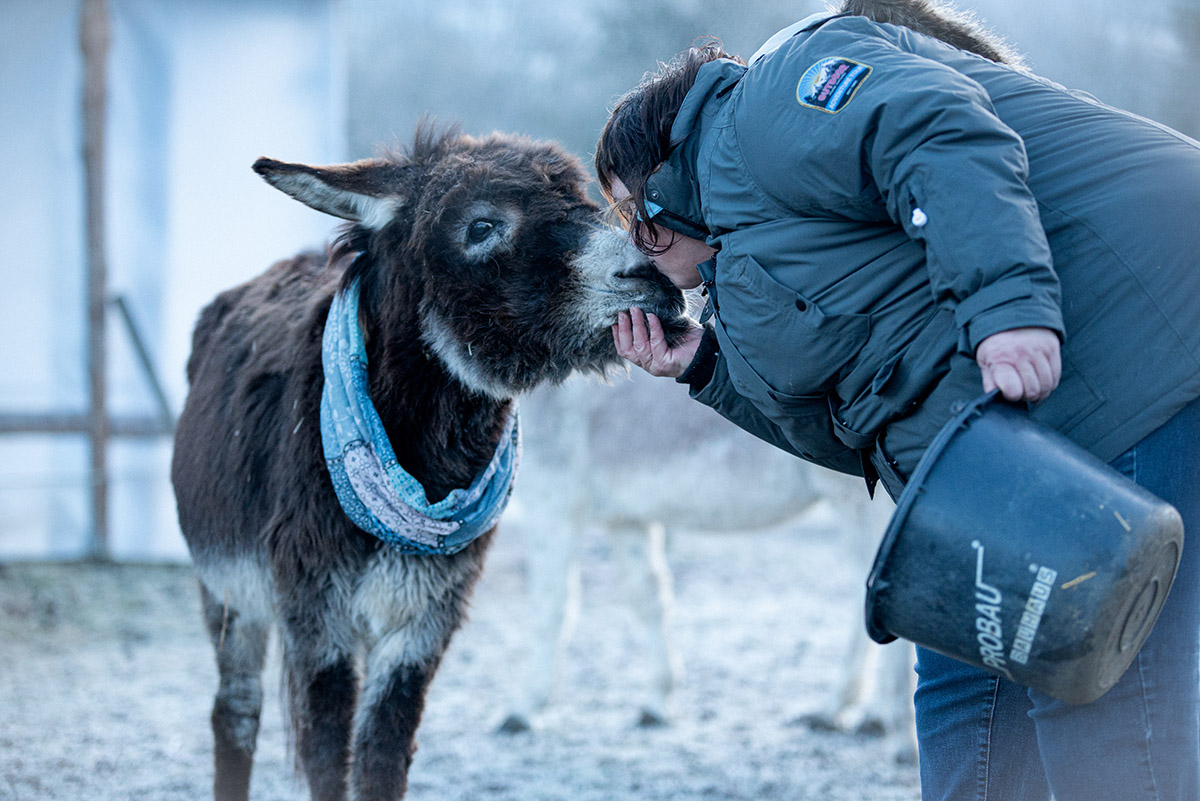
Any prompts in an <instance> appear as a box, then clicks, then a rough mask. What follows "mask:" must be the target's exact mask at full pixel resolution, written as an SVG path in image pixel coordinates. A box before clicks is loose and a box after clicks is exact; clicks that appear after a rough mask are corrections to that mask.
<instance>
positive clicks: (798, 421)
mask: <svg viewBox="0 0 1200 801" xmlns="http://www.w3.org/2000/svg"><path fill="white" fill-rule="evenodd" d="M714 327H715V329H716V334H717V340H718V341H719V342H720V346H721V355H722V356H723V357H724V359H725V366H726V370H727V371H728V373H729V381H730V383H731V384H733V388H734V389H735V390H737V392H738V394H739V395H741V396H742V397H744V398H745V399H746V400H748V401H749V402H750V403H751V404H753V405H754V407H755V408H756V409H758V411H760V412H761V413H762V414H763V416H764V417H766V418H767V419H768V420H770V421H771V422H772V423H774V424H775V425H777V426H778V427H779V430H780V432H781V433H782V434H783V436H784V437H785V438H786V439H787V441H788V442H789V443H791V445H792V447H793V448H795V449H796V451H797V452H798V453H799V454H800V456H801V457H803V458H805V459H809V460H815V461H820V460H822V459H827V458H830V457H833V456H837V455H839V454H843V453H845V451H846V446H845V444H843V443H842V442H841V441H840V440H839V439H838V438H837V437H836V436H835V435H834V432H833V425H832V422H833V421H832V417H831V415H830V412H829V399H828V397H827V396H826V395H824V394H820V393H816V394H802V395H790V394H788V393H785V392H780V391H779V390H777V389H775V388H774V387H772V386H771V385H770V384H768V383H767V382H766V381H764V380H763V379H762V377H761V376H759V374H758V373H757V372H756V371H755V370H754V368H753V367H751V366H750V364H749V362H747V361H746V359H745V357H743V356H742V354H741V353H740V351H739V349H738V346H737V345H736V344H735V343H733V342H732V341H731V340H730V339H729V336H728V333H727V332H726V330H725V327H724V326H723V325H722V323H721V321H720V319H716V320H714Z"/></svg>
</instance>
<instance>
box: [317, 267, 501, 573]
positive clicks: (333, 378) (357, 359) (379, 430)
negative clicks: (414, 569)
mask: <svg viewBox="0 0 1200 801" xmlns="http://www.w3.org/2000/svg"><path fill="white" fill-rule="evenodd" d="M358 289H359V287H358V281H357V280H356V281H354V282H352V283H351V284H350V286H349V287H347V289H346V290H345V292H338V293H337V294H336V295H335V296H334V298H333V305H331V306H330V307H329V317H328V318H327V319H326V321H325V336H324V338H323V339H322V343H321V364H322V366H323V368H324V371H325V388H324V390H322V392H321V444H322V445H323V447H324V450H325V463H326V465H328V467H329V477H330V478H331V479H333V488H334V490H335V491H336V492H337V497H338V501H339V502H340V503H341V505H342V509H343V510H344V511H345V512H346V514H347V515H348V516H349V517H350V519H351V520H352V521H353V522H354V525H356V526H358V527H359V528H361V529H362V530H364V531H367V532H369V533H371V534H374V535H375V536H376V537H378V538H379V539H381V540H383V541H384V542H386V543H388V544H389V545H392V546H395V547H397V548H399V549H400V550H401V551H403V552H405V553H425V554H452V553H456V552H458V551H460V550H462V549H463V548H465V547H467V545H468V544H470V543H471V541H472V540H474V539H475V538H476V537H478V536H480V535H481V534H483V533H484V532H486V531H487V530H488V529H490V528H491V527H492V526H493V525H495V523H496V520H497V519H498V518H499V517H500V513H501V512H503V511H504V507H505V506H506V505H507V503H508V498H509V496H510V494H511V493H512V486H513V479H514V478H515V477H516V474H517V463H518V462H519V461H520V454H521V428H520V425H519V422H518V417H517V405H516V401H513V404H512V410H511V411H510V412H509V415H508V420H507V421H506V423H505V427H504V433H503V434H502V435H501V437H500V444H499V445H498V446H497V448H496V453H495V455H494V456H492V460H491V462H489V463H488V465H487V467H485V468H484V469H483V472H481V473H480V474H479V475H478V476H476V477H475V480H474V481H473V482H472V483H471V486H470V487H468V488H467V489H455V490H451V492H450V493H449V494H448V495H447V496H446V497H445V498H443V499H442V500H440V501H438V502H437V503H430V502H429V499H428V497H427V496H426V494H425V488H424V487H423V486H421V482H419V481H418V480H417V479H415V478H414V477H413V476H411V475H409V474H408V473H407V472H405V470H404V468H402V467H401V466H400V464H399V462H397V461H396V454H395V452H394V451H393V450H392V445H391V443H390V442H389V441H388V438H387V432H385V431H384V429H383V422H382V421H381V420H380V419H379V414H378V413H377V412H376V411H375V406H374V404H372V403H371V397H370V394H369V393H368V387H367V349H366V343H365V342H364V340H363V332H362V327H361V326H360V325H359V323H358V294H359V293H358Z"/></svg>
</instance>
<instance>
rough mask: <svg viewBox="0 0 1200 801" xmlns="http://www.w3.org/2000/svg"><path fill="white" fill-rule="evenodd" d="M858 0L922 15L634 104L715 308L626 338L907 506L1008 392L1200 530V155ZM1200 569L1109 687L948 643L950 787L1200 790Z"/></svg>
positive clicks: (727, 405)
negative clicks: (955, 412) (1039, 682)
mask: <svg viewBox="0 0 1200 801" xmlns="http://www.w3.org/2000/svg"><path fill="white" fill-rule="evenodd" d="M856 6H858V7H859V10H860V11H861V10H862V8H861V7H862V6H867V7H868V8H867V9H866V10H867V11H868V12H870V10H871V9H870V8H869V7H871V6H876V7H879V8H884V9H886V10H888V11H895V10H896V9H897V8H901V9H902V10H907V12H910V16H909V17H908V18H907V19H905V20H904V22H905V24H906V25H908V26H910V27H899V26H894V25H890V24H881V23H877V22H874V21H872V20H869V19H867V18H865V17H862V16H856V15H853V14H839V15H819V16H817V17H813V18H810V19H808V20H805V21H804V22H802V23H798V24H797V25H795V26H792V28H790V29H787V30H786V31H783V32H781V33H780V35H777V36H776V37H773V39H772V40H771V41H770V42H768V45H767V46H765V47H764V50H763V51H760V53H759V54H757V55H756V56H755V57H754V58H753V59H752V60H751V62H750V65H749V67H747V66H746V65H745V63H744V62H741V61H740V60H738V59H736V58H732V57H729V56H728V54H726V53H724V52H723V51H721V49H720V47H719V46H718V45H716V44H713V45H709V46H706V47H700V48H694V49H692V50H691V51H689V52H687V53H686V54H684V55H683V56H681V57H680V58H678V59H676V60H675V61H674V62H672V63H671V64H670V65H667V66H666V67H665V68H664V69H662V70H661V71H660V72H659V73H658V74H656V75H653V76H650V77H648V78H647V79H646V80H645V81H643V83H642V84H641V85H640V86H639V87H637V88H636V89H634V90H633V91H632V92H630V93H629V94H627V95H626V96H625V97H623V98H622V99H621V100H620V102H619V103H618V105H617V106H616V108H615V110H614V111H613V113H612V115H611V117H610V119H609V121H608V124H607V125H606V127H605V130H604V132H603V134H602V136H601V139H600V142H599V144H598V147H597V151H596V169H597V174H598V176H599V178H600V181H601V185H602V187H603V188H604V191H605V193H606V194H607V195H608V197H609V198H610V200H611V201H612V202H613V203H614V205H615V208H616V210H617V211H618V212H619V213H620V214H621V216H622V218H623V219H624V221H625V222H626V223H627V227H628V228H629V230H630V232H631V235H632V236H633V238H634V241H635V242H637V243H638V245H639V246H640V247H641V248H642V249H643V250H644V251H645V252H647V253H649V254H651V256H652V258H653V259H654V261H655V263H656V265H657V266H658V268H659V270H660V271H661V272H663V273H664V274H665V275H666V276H667V277H668V278H670V279H671V280H672V281H673V282H674V283H675V284H676V285H677V286H679V287H681V288H694V287H699V286H703V287H704V290H705V292H706V294H707V304H706V307H705V311H704V314H703V315H702V319H701V323H702V324H698V325H697V326H696V327H695V328H693V329H692V330H691V331H690V332H689V333H687V334H686V335H684V336H683V337H682V338H680V339H678V340H677V341H673V342H671V343H668V342H667V341H666V337H665V336H664V333H663V330H662V327H661V325H660V324H659V322H658V321H657V320H656V319H655V318H654V317H653V316H649V317H647V316H645V315H643V314H642V313H641V312H640V311H639V310H638V309H631V310H630V312H629V314H628V315H622V316H621V318H620V320H619V321H618V323H617V324H616V325H615V326H614V330H613V336H614V338H615V340H616V343H617V348H618V350H619V352H620V353H621V354H622V355H623V356H624V357H625V358H627V359H629V360H631V361H633V362H634V363H636V364H638V365H639V366H641V367H643V368H644V369H646V370H647V371H649V372H650V373H652V374H655V375H663V376H674V377H676V378H677V380H679V381H681V382H682V383H685V384H687V385H688V386H689V388H690V392H691V395H692V396H693V397H694V398H696V399H697V400H699V401H701V402H702V403H705V404H708V405H709V406H712V407H713V408H714V409H716V410H717V411H718V412H719V413H721V414H722V415H723V416H725V417H727V418H728V419H730V420H731V421H733V422H734V423H736V424H737V425H739V426H741V427H742V428H744V429H746V430H748V431H750V432H751V433H754V434H756V435H757V436H759V437H762V438H763V439H766V440H767V441H769V442H772V443H774V444H776V445H778V446H779V447H781V448H784V449H786V450H789V451H791V452H792V453H794V454H796V455H798V456H800V457H802V458H805V459H808V460H810V461H813V462H815V463H817V464H821V465H824V466H826V467H830V468H833V469H836V470H840V471H843V472H847V473H853V474H858V475H862V476H864V477H865V478H866V480H867V483H868V486H869V487H871V488H873V487H874V484H875V482H876V481H877V480H881V481H882V483H883V484H884V486H885V487H886V488H887V490H888V491H889V493H891V494H892V495H893V496H895V495H897V494H898V493H899V492H900V490H901V489H902V488H903V486H904V481H905V477H906V476H907V475H909V474H910V473H911V471H912V470H913V468H914V467H915V465H916V463H917V461H918V460H919V459H920V456H921V454H922V453H923V451H924V450H925V448H926V446H927V445H928V444H929V442H930V441H931V439H932V438H933V436H934V435H935V434H936V432H937V431H938V429H939V428H941V426H942V424H943V423H944V422H945V421H946V420H948V419H949V418H950V416H951V407H952V405H953V404H954V403H955V402H956V401H960V400H970V399H972V398H974V397H976V396H978V395H979V394H981V392H983V391H986V390H991V389H993V388H998V389H999V390H1000V391H1001V392H1002V394H1003V395H1004V396H1005V397H1006V398H1008V399H1009V400H1013V401H1027V402H1030V403H1031V404H1033V405H1032V407H1031V413H1032V416H1033V417H1034V419H1036V420H1039V421H1040V422H1042V423H1044V424H1046V425H1048V426H1051V427H1053V428H1056V429H1058V430H1059V431H1061V432H1063V433H1064V434H1066V435H1067V436H1068V437H1070V438H1071V439H1073V440H1074V441H1075V442H1076V443H1078V444H1080V445H1081V446H1083V447H1084V448H1086V449H1088V450H1090V451H1091V452H1092V453H1093V454H1095V455H1097V456H1099V457H1100V458H1102V459H1104V460H1105V461H1109V462H1110V463H1111V464H1112V465H1113V466H1114V467H1116V468H1117V469H1119V470H1122V471H1124V472H1125V473H1126V474H1127V475H1129V476H1130V477H1131V478H1133V479H1134V480H1135V481H1137V482H1138V483H1140V484H1142V485H1143V486H1145V487H1147V488H1148V489H1150V490H1151V491H1152V492H1154V493H1155V494H1157V495H1159V496H1160V497H1162V498H1164V499H1166V500H1168V501H1169V502H1171V503H1173V504H1174V505H1175V506H1176V507H1177V508H1178V509H1179V511H1180V512H1181V514H1182V515H1183V519H1184V525H1185V530H1186V531H1188V532H1192V531H1196V532H1200V497H1197V496H1198V495H1200V493H1198V492H1197V487H1200V456H1198V455H1197V454H1196V453H1195V450H1196V449H1195V447H1194V445H1195V444H1196V443H1197V442H1200V402H1197V401H1196V398H1197V397H1198V396H1200V228H1198V226H1197V225H1196V223H1197V222H1198V221H1200V144H1198V143H1197V142H1195V141H1193V140H1190V139H1188V138H1186V137H1184V136H1182V135H1180V134H1178V133H1176V132H1174V131H1171V130H1169V129H1167V128H1164V127H1163V126H1160V125H1157V124H1155V123H1152V122H1150V121H1147V120H1144V119H1142V118H1139V117H1136V116H1134V115H1131V114H1127V113H1125V112H1121V111H1118V110H1115V109H1112V108H1109V107H1107V106H1104V105H1102V104H1100V103H1099V102H1097V101H1096V100H1094V99H1093V98H1090V97H1087V96H1083V95H1080V94H1076V93H1072V92H1069V91H1067V90H1066V89H1064V88H1062V87H1060V86H1058V85H1056V84H1053V83H1051V82H1049V81H1046V80H1044V79H1041V78H1039V77H1036V76H1034V75H1032V74H1030V73H1028V72H1027V71H1024V70H1023V69H1020V68H1015V67H1013V66H1011V65H1007V64H1004V63H998V61H997V60H998V59H1000V60H1002V59H1003V51H1002V50H989V51H985V52H986V53H987V55H989V56H990V58H984V57H981V56H979V55H976V54H974V53H971V52H967V51H964V50H961V49H958V48H956V47H952V46H948V45H946V44H945V43H943V42H942V41H938V40H937V39H934V38H931V37H929V36H925V35H922V34H921V33H917V32H915V31H914V30H912V29H911V28H921V29H925V30H931V31H934V32H937V33H938V34H939V35H941V36H943V38H952V40H953V41H956V42H958V43H960V44H961V43H963V42H966V43H967V44H968V45H969V44H970V42H971V41H979V40H978V39H976V40H972V39H971V38H970V36H969V35H968V34H970V33H971V32H970V30H969V29H967V28H964V27H963V26H961V25H959V24H957V23H955V22H954V21H953V20H949V21H948V20H947V19H945V18H944V17H941V16H938V15H936V14H933V13H932V12H930V9H929V7H928V5H927V4H925V3H923V2H919V0H909V2H907V3H898V2H894V1H893V2H886V0H876V1H875V2H873V3H872V2H868V3H862V2H859V3H857V4H856ZM879 8H876V10H879ZM876 16H878V15H876ZM948 33H957V34H964V35H963V36H961V37H959V38H953V37H950V36H949V35H948ZM980 49H981V50H982V48H980ZM1198 561H1200V547H1198V546H1197V544H1195V543H1189V544H1188V545H1187V546H1185V548H1184V553H1183V562H1182V564H1181V566H1180V569H1179V573H1178V577H1177V579H1176V583H1175V586H1174V588H1173V589H1172V591H1171V595H1170V597H1169V598H1168V600H1167V603H1166V606H1165V607H1164V610H1163V612H1162V614H1161V615H1160V617H1159V621H1158V623H1157V625H1156V628H1155V630H1154V632H1153V633H1152V634H1151V636H1150V638H1149V639H1148V640H1147V642H1146V644H1145V646H1144V647H1143V649H1142V651H1141V652H1140V654H1139V655H1138V657H1137V659H1136V660H1135V661H1134V663H1133V666H1132V667H1131V668H1130V670H1129V671H1127V672H1126V674H1125V675H1124V676H1123V677H1122V678H1121V680H1120V681H1119V682H1118V683H1117V685H1116V686H1114V687H1113V688H1112V689H1111V690H1110V691H1109V692H1108V693H1107V694H1106V695H1105V696H1104V697H1102V698H1101V699H1100V700H1098V701H1096V702H1094V703H1092V704H1089V705H1085V706H1071V705H1069V704H1066V703H1064V702H1061V701H1057V700H1055V699H1053V698H1051V697H1049V696H1046V695H1043V694H1041V693H1038V692H1036V691H1033V690H1028V689H1026V688H1024V687H1020V686H1017V685H1015V684H1013V683H1011V682H1009V681H1007V680H1005V679H1002V678H999V677H996V676H993V675H990V674H987V673H984V672H983V671H980V670H977V669H976V668H973V667H970V666H968V665H965V664H962V663H959V662H956V661H954V660H952V659H949V658H947V657H944V656H942V655H940V654H937V653H934V652H932V651H929V650H926V649H918V662H917V672H918V677H919V683H918V690H917V694H916V704H917V725H918V736H919V740H920V745H921V782H922V792H923V795H924V797H925V798H926V799H951V798H953V799H964V798H970V799H976V798H978V799H1003V800H1004V801H1014V800H1016V801H1021V800H1023V799H1038V800H1039V801H1044V800H1045V799H1048V798H1049V797H1050V795H1051V793H1052V792H1053V794H1054V797H1055V798H1056V799H1058V801H1073V800H1074V799H1088V801H1096V799H1120V800H1121V801H1134V800H1135V799H1154V800H1155V801H1165V800H1166V799H1173V800H1174V801H1195V800H1196V799H1198V798H1200V768H1198V765H1200V697H1198V696H1200V671H1198V663H1200V587H1198V584H1200V581H1198V578H1200V565H1198V564H1197V562H1198Z"/></svg>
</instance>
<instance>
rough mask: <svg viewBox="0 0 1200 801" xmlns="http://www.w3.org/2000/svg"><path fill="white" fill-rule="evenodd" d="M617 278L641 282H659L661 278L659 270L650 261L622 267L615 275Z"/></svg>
mask: <svg viewBox="0 0 1200 801" xmlns="http://www.w3.org/2000/svg"><path fill="white" fill-rule="evenodd" d="M613 276H614V277H615V278H626V279H632V280H640V281H657V280H658V277H659V273H658V270H657V269H656V268H655V266H654V265H653V264H651V263H650V262H649V261H642V262H638V263H637V264H631V265H628V266H626V267H622V268H621V269H620V270H617V272H616V273H614V274H613Z"/></svg>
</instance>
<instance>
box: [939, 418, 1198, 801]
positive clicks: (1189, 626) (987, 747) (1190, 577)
mask: <svg viewBox="0 0 1200 801" xmlns="http://www.w3.org/2000/svg"><path fill="white" fill-rule="evenodd" d="M1112 466H1113V467H1114V468H1115V469H1117V470H1119V471H1121V472H1122V473H1124V474H1125V475H1127V476H1129V477H1130V478H1132V479H1133V480H1134V481H1136V482H1137V483H1138V484H1140V485H1142V486H1143V487H1145V488H1147V489H1148V490H1150V491H1151V492H1153V493H1154V494H1156V495H1158V496H1159V497H1160V498H1163V499H1164V500H1166V501H1168V502H1170V503H1172V504H1173V505H1174V506H1175V507H1176V508H1177V509H1178V510H1179V513H1180V514H1181V515H1182V516H1183V524H1184V532H1185V540H1184V547H1183V554H1182V562H1181V564H1180V566H1179V571H1178V573H1177V574H1176V578H1175V583H1174V585H1173V586H1172V588H1171V592H1170V595H1169V596H1168V597H1167V601H1166V603H1165V605H1164V606H1163V609H1162V612H1161V614H1160V615H1159V618H1158V622H1157V623H1156V624H1155V627H1154V630H1153V631H1152V632H1151V634H1150V637H1149V638H1148V639H1147V640H1146V643H1145V645H1144V646H1143V647H1142V650H1141V652H1140V653H1139V654H1138V656H1137V657H1136V658H1135V660H1134V662H1133V664H1132V665H1131V666H1130V668H1129V670H1127V671H1126V672H1125V675H1123V676H1122V677H1121V679H1120V680H1119V681H1118V682H1117V683H1116V684H1115V685H1114V686H1113V687H1112V689H1110V690H1109V691H1108V692H1107V693H1106V694H1105V695H1104V696H1102V697H1101V698H1100V699H1099V700H1097V701H1094V702H1092V703H1090V704H1086V705H1083V706H1073V705H1071V704H1068V703H1066V702H1063V701H1058V700H1055V699H1054V698H1051V697H1050V696H1048V695H1045V694H1043V693H1039V692H1037V691H1035V690H1030V689H1027V688H1025V687H1022V686H1019V685H1017V684H1014V683H1012V682H1010V681H1008V680H1006V679H1002V678H1000V677H998V676H993V675H991V674H990V673H986V672H984V671H982V670H980V669H979V668H976V667H973V666H970V665H967V664H965V663H962V662H959V661H957V660H954V659H951V658H949V657H946V656H943V655H941V654H939V653H936V652H934V651H930V650H928V649H926V648H918V649H917V675H918V683H917V692H916V712H917V736H918V739H919V741H920V752H921V768H920V770H921V797H922V799H924V801H934V800H935V799H936V801H949V800H950V799H953V800H954V801H1047V799H1049V798H1050V797H1051V793H1053V797H1054V798H1055V799H1056V801H1200V400H1197V401H1193V402H1192V403H1191V404H1189V405H1188V406H1186V407H1185V408H1184V409H1183V410H1182V411H1181V412H1179V413H1178V414H1177V415H1175V416H1174V417H1173V418H1172V419H1171V420H1169V421H1167V422H1166V423H1165V424H1164V425H1162V426H1161V427H1160V428H1159V429H1158V430H1156V431H1154V432H1153V433H1151V434H1150V435H1149V436H1147V437H1146V438H1145V439H1143V440H1142V441H1141V442H1139V443H1138V444H1137V445H1135V446H1134V447H1133V448H1131V449H1130V450H1128V451H1126V452H1125V453H1124V454H1122V455H1121V456H1119V457H1117V459H1115V460H1114V461H1113V462H1112Z"/></svg>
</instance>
